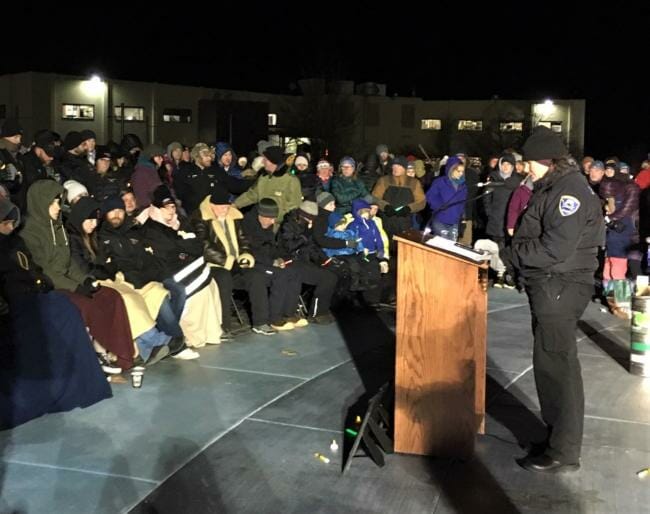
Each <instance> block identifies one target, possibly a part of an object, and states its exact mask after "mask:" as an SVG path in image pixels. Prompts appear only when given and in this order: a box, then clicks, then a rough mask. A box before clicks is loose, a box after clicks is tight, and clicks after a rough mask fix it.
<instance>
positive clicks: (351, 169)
mask: <svg viewBox="0 0 650 514" xmlns="http://www.w3.org/2000/svg"><path fill="white" fill-rule="evenodd" d="M356 167H357V163H356V161H355V160H354V159H353V158H352V157H343V158H342V159H341V162H340V163H339V172H340V175H338V176H337V177H334V179H333V180H332V194H333V195H334V198H335V199H336V212H338V213H339V214H348V213H350V212H352V202H353V201H354V200H358V199H361V198H363V197H365V196H366V195H367V194H368V190H367V189H366V186H365V185H364V184H363V182H362V181H361V180H360V179H359V178H358V177H357V169H356Z"/></svg>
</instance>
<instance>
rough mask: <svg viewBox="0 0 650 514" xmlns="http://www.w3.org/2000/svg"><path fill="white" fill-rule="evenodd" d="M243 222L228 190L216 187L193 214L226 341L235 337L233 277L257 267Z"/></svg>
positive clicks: (193, 223) (195, 228) (193, 221)
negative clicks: (215, 287)
mask: <svg viewBox="0 0 650 514" xmlns="http://www.w3.org/2000/svg"><path fill="white" fill-rule="evenodd" d="M235 180H237V179H235ZM243 218H244V216H243V215H242V213H241V212H240V211H239V210H238V209H237V208H236V207H233V206H231V205H230V193H229V192H228V190H227V189H226V188H225V187H223V186H221V185H219V184H217V185H216V186H215V187H214V188H213V189H212V194H211V195H210V196H207V197H206V198H205V200H203V201H202V202H201V205H200V206H199V208H198V209H197V210H196V211H194V214H192V219H191V221H192V228H193V231H194V233H196V235H197V238H198V240H199V242H200V243H201V244H202V245H203V258H204V259H205V261H206V262H207V263H208V265H209V266H210V270H211V274H212V277H213V278H214V280H215V281H216V282H217V285H218V287H219V294H220V296H221V326H222V329H223V331H224V333H225V337H226V338H230V337H232V335H231V334H230V330H231V316H230V304H231V300H232V290H233V274H235V273H237V272H238V270H239V269H240V268H242V269H249V268H252V267H253V266H255V257H253V255H252V254H251V253H250V242H249V241H248V239H247V238H246V235H245V234H244V231H243V229H242V226H241V223H242V220H243ZM267 332H271V333H274V331H267Z"/></svg>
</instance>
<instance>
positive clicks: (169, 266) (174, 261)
mask: <svg viewBox="0 0 650 514" xmlns="http://www.w3.org/2000/svg"><path fill="white" fill-rule="evenodd" d="M181 227H182V228H181V229H180V230H182V231H185V232H191V229H190V228H189V227H188V224H187V223H186V222H182V223H181ZM141 236H142V244H143V245H144V246H145V248H147V247H148V248H151V249H152V251H153V254H154V256H155V257H156V258H158V259H159V260H160V261H161V262H162V263H163V265H164V267H165V276H166V277H170V276H171V275H173V274H174V273H176V272H178V271H179V270H181V269H183V268H184V267H185V266H187V265H188V264H189V263H190V262H192V261H194V260H195V259H196V258H197V257H200V256H201V255H202V254H203V244H202V242H201V241H200V240H199V239H198V238H196V237H195V238H189V239H183V237H182V236H181V235H180V234H179V231H176V230H174V229H173V228H171V227H169V226H167V225H163V224H162V223H159V222H158V221H155V220H153V219H152V218H149V219H148V220H147V221H146V222H145V224H144V225H142V229H141Z"/></svg>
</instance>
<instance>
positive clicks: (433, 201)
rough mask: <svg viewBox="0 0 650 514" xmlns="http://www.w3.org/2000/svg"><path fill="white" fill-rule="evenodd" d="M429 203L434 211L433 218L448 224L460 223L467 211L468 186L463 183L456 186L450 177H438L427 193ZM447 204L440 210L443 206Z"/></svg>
mask: <svg viewBox="0 0 650 514" xmlns="http://www.w3.org/2000/svg"><path fill="white" fill-rule="evenodd" d="M426 198H427V203H428V204H429V207H431V210H432V211H433V219H434V220H435V221H438V222H440V223H445V224H446V225H455V224H456V223H459V222H460V220H461V218H462V217H463V213H464V212H465V200H467V186H466V185H465V184H461V185H460V186H458V189H456V188H455V187H454V185H453V184H452V182H451V180H450V179H449V177H447V176H446V175H445V176H444V177H438V178H437V179H435V180H434V181H433V184H431V187H430V188H429V190H428V191H427V194H426ZM445 205H446V206H447V207H445V208H443V209H442V210H440V211H439V212H436V211H438V210H439V209H440V208H441V207H444V206H445Z"/></svg>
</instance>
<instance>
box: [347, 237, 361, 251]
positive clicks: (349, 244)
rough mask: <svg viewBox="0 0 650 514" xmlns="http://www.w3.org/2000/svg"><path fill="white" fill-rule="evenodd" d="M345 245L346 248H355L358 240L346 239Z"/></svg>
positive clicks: (357, 245)
mask: <svg viewBox="0 0 650 514" xmlns="http://www.w3.org/2000/svg"><path fill="white" fill-rule="evenodd" d="M345 246H346V248H352V249H354V250H356V249H357V248H358V247H359V241H357V240H356V239H346V240H345Z"/></svg>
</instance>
